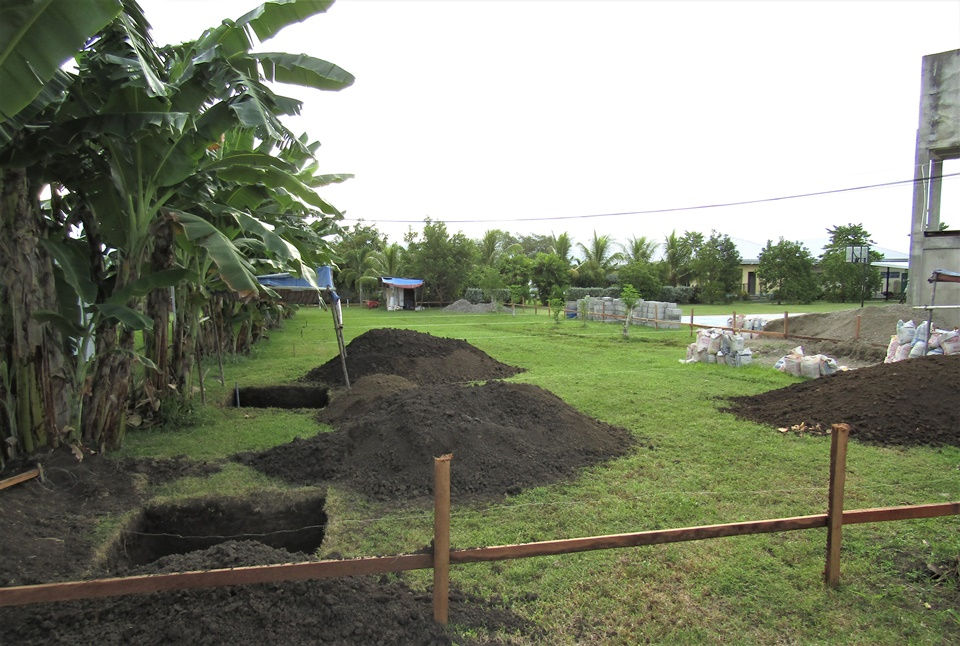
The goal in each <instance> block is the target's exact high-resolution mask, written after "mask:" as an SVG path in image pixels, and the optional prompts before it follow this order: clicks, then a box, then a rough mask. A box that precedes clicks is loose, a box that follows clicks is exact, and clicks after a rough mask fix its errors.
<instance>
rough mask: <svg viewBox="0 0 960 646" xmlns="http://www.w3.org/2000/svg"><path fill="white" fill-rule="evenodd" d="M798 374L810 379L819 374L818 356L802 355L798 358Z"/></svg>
mask: <svg viewBox="0 0 960 646" xmlns="http://www.w3.org/2000/svg"><path fill="white" fill-rule="evenodd" d="M800 375H801V376H803V377H808V378H810V379H816V378H817V377H819V376H820V356H819V355H813V356H811V357H803V358H802V359H801V360H800Z"/></svg>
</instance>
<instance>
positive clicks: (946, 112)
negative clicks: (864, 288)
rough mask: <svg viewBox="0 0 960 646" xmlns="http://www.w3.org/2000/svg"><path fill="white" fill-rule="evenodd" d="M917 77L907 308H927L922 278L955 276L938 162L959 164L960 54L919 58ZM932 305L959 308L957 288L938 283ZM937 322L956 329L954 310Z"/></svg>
mask: <svg viewBox="0 0 960 646" xmlns="http://www.w3.org/2000/svg"><path fill="white" fill-rule="evenodd" d="M922 75H923V81H922V85H921V91H920V125H919V127H918V129H917V152H916V166H915V168H914V179H915V180H916V182H915V183H914V188H913V223H912V226H911V229H910V282H909V287H908V293H907V296H908V299H909V302H910V303H911V304H912V305H929V304H930V300H931V291H932V290H931V288H932V285H931V284H930V283H929V282H927V279H928V278H930V275H931V274H932V273H933V271H934V270H935V269H946V270H950V271H960V213H950V214H947V218H949V219H948V220H945V221H946V222H948V224H949V225H951V229H950V230H941V229H942V227H941V224H940V223H941V222H942V221H944V220H941V214H940V205H941V197H942V189H943V183H944V178H943V177H942V176H943V174H944V162H948V161H949V160H957V159H960V49H955V50H952V51H949V52H941V53H939V54H931V55H929V56H924V57H923V67H922ZM952 166H955V164H953V163H952V162H951V167H952ZM949 179H951V180H952V186H953V187H956V186H957V184H958V182H957V181H956V179H954V178H949ZM951 190H954V189H951ZM936 304H937V305H960V284H957V283H939V284H938V285H937V292H936ZM941 315H942V316H941ZM937 318H942V319H943V320H946V321H947V322H948V323H949V324H951V325H960V309H947V310H940V311H939V312H938V316H937Z"/></svg>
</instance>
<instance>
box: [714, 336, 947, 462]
mask: <svg viewBox="0 0 960 646" xmlns="http://www.w3.org/2000/svg"><path fill="white" fill-rule="evenodd" d="M958 384H960V355H952V356H931V357H923V358H921V359H910V360H908V361H900V362H897V363H886V364H883V363H881V364H879V365H876V366H870V367H867V368H861V369H860V370H853V371H850V372H839V373H836V374H834V375H831V376H829V377H821V378H820V379H814V380H812V381H807V382H804V383H799V384H793V385H791V386H787V387H786V388H780V389H779V390H771V391H769V392H765V393H761V394H759V395H753V396H750V397H734V398H731V399H730V400H729V402H730V406H729V408H728V409H727V410H729V411H730V412H732V413H734V414H736V415H737V416H739V417H743V418H746V419H749V420H753V421H756V422H760V423H762V424H770V425H773V426H777V427H783V426H792V425H794V424H800V423H801V422H805V423H806V424H807V425H808V426H812V425H816V424H821V425H822V426H823V427H824V428H828V427H829V425H830V424H835V423H840V422H846V423H848V424H850V426H851V436H852V437H856V438H857V439H859V440H862V441H865V442H872V443H876V444H888V445H917V444H929V445H934V446H936V445H942V444H950V445H953V446H960V407H958V406H957V402H958V399H960V397H958V392H957V388H958Z"/></svg>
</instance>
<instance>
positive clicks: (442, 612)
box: [433, 453, 453, 626]
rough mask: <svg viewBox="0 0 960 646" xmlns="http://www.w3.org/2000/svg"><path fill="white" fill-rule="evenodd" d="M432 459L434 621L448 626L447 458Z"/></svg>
mask: <svg viewBox="0 0 960 646" xmlns="http://www.w3.org/2000/svg"><path fill="white" fill-rule="evenodd" d="M451 458H453V454H451V453H448V454H447V455H441V456H440V457H439V458H434V459H433V620H434V621H435V622H437V623H438V624H443V625H444V626H446V625H447V613H448V609H449V604H450V459H451Z"/></svg>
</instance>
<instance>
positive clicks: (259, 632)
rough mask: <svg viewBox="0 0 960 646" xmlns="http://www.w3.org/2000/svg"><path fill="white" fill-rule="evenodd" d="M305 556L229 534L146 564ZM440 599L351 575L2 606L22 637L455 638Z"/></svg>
mask: <svg viewBox="0 0 960 646" xmlns="http://www.w3.org/2000/svg"><path fill="white" fill-rule="evenodd" d="M305 560H309V559H308V557H307V556H306V555H303V554H291V553H290V552H287V551H284V550H279V549H275V548H271V547H267V546H266V545H263V544H262V543H258V542H255V541H239V542H238V541H229V542H226V543H221V544H219V545H216V546H214V547H210V548H208V549H206V550H200V551H195V552H190V553H188V554H177V555H171V556H166V557H163V558H162V559H160V560H158V561H155V562H154V563H151V564H149V565H146V566H143V567H141V568H140V569H139V571H138V573H141V574H155V573H160V572H178V571H179V572H182V571H187V570H200V569H210V568H222V567H237V566H242V565H266V564H270V563H288V562H291V561H305ZM450 601H451V603H450V620H451V621H452V622H454V623H456V624H459V625H463V626H469V627H472V628H474V629H477V628H479V629H486V630H489V631H490V632H493V631H495V630H497V629H498V628H503V629H505V630H507V631H508V632H521V633H524V632H526V633H527V634H528V635H530V636H532V635H531V632H530V631H531V628H530V624H529V622H526V621H524V620H522V619H520V618H519V617H517V616H516V615H514V614H513V613H511V612H509V611H508V610H506V609H505V608H503V607H502V606H501V605H497V604H492V603H489V602H485V601H483V600H481V599H477V598H474V597H469V598H468V597H467V596H465V595H463V594H460V593H458V592H456V591H453V592H452V593H451V596H450ZM431 608H432V606H431V601H430V595H429V594H425V593H417V592H415V591H413V590H411V589H410V588H408V587H407V586H405V585H404V584H402V583H399V582H390V581H388V580H387V579H386V578H374V577H348V578H343V579H326V580H319V581H305V582H294V583H281V584H262V585H248V586H234V587H227V588H215V589H210V590H186V591H182V592H167V593H155V594H150V595H142V596H131V597H118V598H113V599H93V600H85V601H69V602H62V603H56V604H42V605H32V606H26V607H22V608H0V624H2V625H3V636H4V640H5V641H7V640H8V641H9V643H16V644H50V643H71V644H78V643H108V644H113V643H115V644H166V643H173V644H223V643H242V644H247V643H250V644H253V643H277V644H317V643H337V644H404V645H406V644H450V643H452V639H451V637H452V635H451V633H450V632H448V631H447V630H446V629H445V628H443V627H441V626H439V625H438V624H436V623H434V622H433V618H432V614H431ZM458 643H465V642H462V641H461V640H458ZM466 643H469V642H466ZM484 643H488V642H484ZM494 643H495V642H494Z"/></svg>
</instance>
